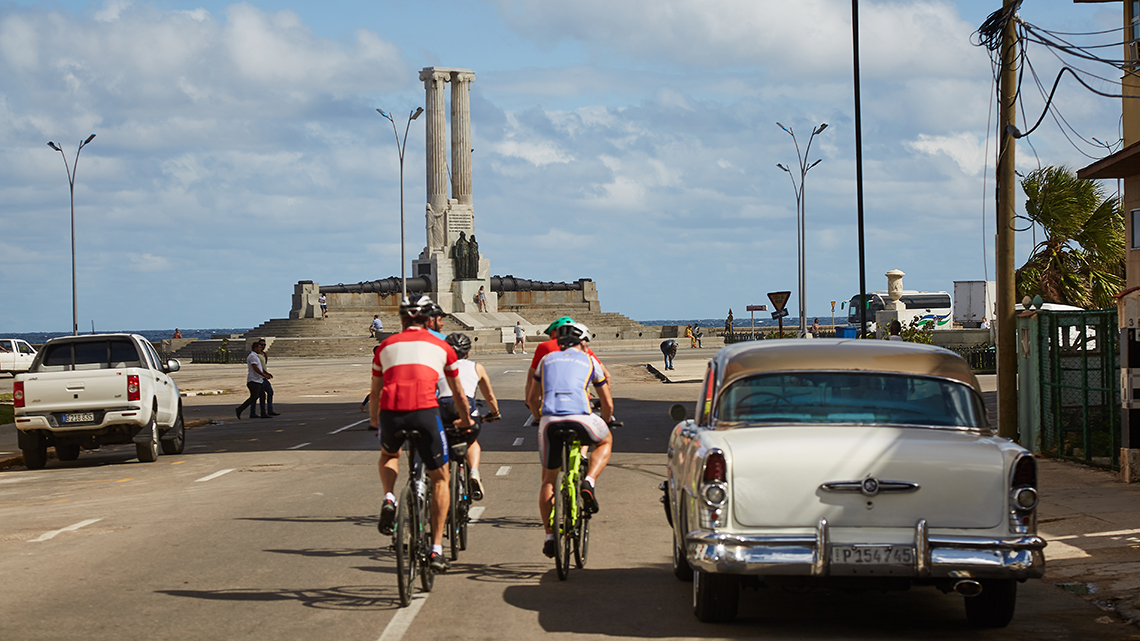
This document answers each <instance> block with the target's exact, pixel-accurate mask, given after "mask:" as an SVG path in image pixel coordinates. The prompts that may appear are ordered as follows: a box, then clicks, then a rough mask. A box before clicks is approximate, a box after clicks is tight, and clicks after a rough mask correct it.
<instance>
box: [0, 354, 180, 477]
mask: <svg viewBox="0 0 1140 641" xmlns="http://www.w3.org/2000/svg"><path fill="white" fill-rule="evenodd" d="M178 369H179V363H178V361H177V360H174V359H171V360H168V361H166V362H162V361H161V359H160V358H159V356H158V354H157V353H156V352H155V351H154V348H153V347H152V346H151V344H150V343H149V342H148V341H147V340H146V339H145V338H143V337H142V336H138V335H134V334H94V335H87V336H67V337H63V338H55V339H52V340H50V341H48V342H47V343H46V344H44V346H43V349H41V350H40V352H39V354H37V355H36V359H35V361H34V362H33V363H32V366H31V368H30V369H29V370H28V371H27V372H26V373H22V374H17V375H16V381H15V383H14V385H13V390H12V391H13V394H12V396H13V402H14V405H15V413H16V428H17V430H19V443H20V449H21V450H22V451H23V454H24V464H25V465H26V466H27V467H28V469H40V468H42V467H44V465H46V464H47V448H48V446H53V447H55V454H56V457H57V458H58V459H59V460H61V461H72V460H75V459H76V458H78V457H79V452H80V450H81V449H84V448H86V449H96V448H98V447H100V446H102V445H113V444H122V443H134V444H135V451H136V454H137V455H138V458H139V460H140V461H142V462H146V463H149V462H152V461H154V460H155V459H157V458H158V451H159V449H160V448H161V449H162V451H163V453H165V454H181V453H182V450H183V448H184V447H185V443H186V438H185V426H184V424H183V420H182V401H181V398H180V397H179V393H178V385H177V384H175V382H174V380H173V379H171V378H170V376H169V373H171V372H176V371H178Z"/></svg>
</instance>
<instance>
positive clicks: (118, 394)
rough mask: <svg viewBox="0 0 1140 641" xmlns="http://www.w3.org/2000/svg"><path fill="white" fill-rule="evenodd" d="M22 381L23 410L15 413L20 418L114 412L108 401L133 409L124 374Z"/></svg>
mask: <svg viewBox="0 0 1140 641" xmlns="http://www.w3.org/2000/svg"><path fill="white" fill-rule="evenodd" d="M21 378H22V380H23V381H24V408H23V409H18V410H16V414H17V415H22V414H39V413H42V412H45V411H50V412H79V411H83V410H90V409H111V407H109V406H108V405H107V402H108V401H112V402H113V403H114V405H115V406H116V407H121V408H125V407H130V406H131V404H130V403H128V402H127V374H126V372H125V371H123V370H114V369H107V370H79V371H69V372H42V373H38V374H24V375H22V376H21ZM135 404H136V405H137V404H138V402H137V401H136V402H135Z"/></svg>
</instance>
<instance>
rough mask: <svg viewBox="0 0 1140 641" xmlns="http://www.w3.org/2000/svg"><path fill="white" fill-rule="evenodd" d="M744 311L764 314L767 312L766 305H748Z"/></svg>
mask: <svg viewBox="0 0 1140 641" xmlns="http://www.w3.org/2000/svg"><path fill="white" fill-rule="evenodd" d="M745 311H749V312H766V311H768V306H767V305H749V306H748V307H747V308H746V309H745Z"/></svg>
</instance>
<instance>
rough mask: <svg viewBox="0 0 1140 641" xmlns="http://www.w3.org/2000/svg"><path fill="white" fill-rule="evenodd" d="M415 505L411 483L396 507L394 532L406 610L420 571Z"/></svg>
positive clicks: (394, 544) (401, 604) (401, 593)
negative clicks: (413, 513)
mask: <svg viewBox="0 0 1140 641" xmlns="http://www.w3.org/2000/svg"><path fill="white" fill-rule="evenodd" d="M414 504H415V501H414V499H413V498H412V486H411V484H410V483H409V484H408V486H407V487H406V488H405V489H404V491H403V493H402V496H401V497H400V504H399V506H397V507H396V527H395V530H394V531H393V532H392V545H393V547H395V548H396V584H397V586H398V587H399V592H400V607H402V608H406V607H408V606H409V605H411V603H412V594H413V592H414V591H415V588H414V587H412V584H413V582H415V580H416V572H417V570H418V562H417V558H416V557H417V555H418V551H417V550H416V537H415V532H414V530H415V527H414V525H413V520H412V510H413V506H414Z"/></svg>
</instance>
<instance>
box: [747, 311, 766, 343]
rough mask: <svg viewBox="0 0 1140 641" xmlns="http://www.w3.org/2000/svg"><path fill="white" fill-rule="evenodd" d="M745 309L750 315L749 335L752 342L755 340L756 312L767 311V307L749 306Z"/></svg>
mask: <svg viewBox="0 0 1140 641" xmlns="http://www.w3.org/2000/svg"><path fill="white" fill-rule="evenodd" d="M747 309H748V311H749V312H750V313H751V315H752V333H751V336H752V340H756V312H766V311H768V306H767V305H749V306H748V307H747Z"/></svg>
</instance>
